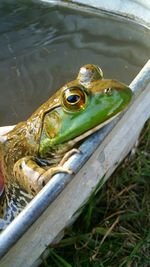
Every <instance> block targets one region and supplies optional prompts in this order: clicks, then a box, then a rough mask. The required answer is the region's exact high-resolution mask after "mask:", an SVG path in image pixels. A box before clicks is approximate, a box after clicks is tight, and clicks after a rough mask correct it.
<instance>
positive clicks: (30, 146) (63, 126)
mask: <svg viewBox="0 0 150 267" xmlns="http://www.w3.org/2000/svg"><path fill="white" fill-rule="evenodd" d="M131 97H132V91H131V89H130V88H129V87H128V86H126V85H125V84H122V83H120V82H118V81H115V80H105V79H103V74H102V71H101V69H100V68H99V67H97V66H94V65H85V66H83V67H82V68H81V69H80V71H79V74H78V76H77V78H76V79H75V80H74V81H72V82H69V83H67V84H66V85H65V86H63V87H62V88H61V89H60V90H59V91H57V92H56V93H55V94H54V95H53V96H52V97H51V98H50V99H49V100H48V101H47V102H46V103H44V104H43V105H42V106H41V107H40V108H39V109H38V110H37V111H36V112H35V113H33V115H32V116H31V117H30V118H29V119H28V120H27V121H25V122H22V123H19V124H18V125H17V126H16V127H15V128H14V129H13V130H12V131H10V132H9V133H7V134H6V135H3V136H1V137H0V176H1V177H0V178H1V179H0V180H1V181H3V182H4V192H3V196H2V197H1V211H0V218H1V219H0V229H3V228H5V226H6V225H7V224H8V223H9V222H10V221H11V220H12V219H13V218H14V217H15V216H16V214H18V212H19V211H20V210H21V209H22V208H23V206H25V205H26V202H28V201H30V199H32V197H33V196H34V195H35V194H37V193H38V192H39V191H40V190H41V189H42V188H43V186H44V185H45V184H46V183H47V182H48V181H49V180H50V179H51V178H52V176H53V175H54V174H55V173H58V172H68V173H71V170H68V169H66V168H65V167H64V166H63V165H64V162H65V160H66V159H67V158H68V157H69V156H70V155H71V153H74V151H75V150H74V149H73V148H74V146H75V145H76V144H77V143H78V142H79V141H80V140H82V139H84V138H85V137H86V136H88V135H90V134H91V133H93V132H95V131H96V130H97V129H99V128H100V127H102V125H103V124H106V123H107V122H109V121H110V119H112V118H113V117H115V116H116V115H117V114H119V113H120V112H121V111H122V110H124V109H125V107H126V106H127V105H128V103H129V102H130V100H131ZM70 150H71V151H72V152H70ZM68 151H69V152H68ZM66 153H67V154H66ZM64 155H65V156H64ZM1 187H2V186H1ZM1 192H2V190H1ZM25 200H26V201H25Z"/></svg>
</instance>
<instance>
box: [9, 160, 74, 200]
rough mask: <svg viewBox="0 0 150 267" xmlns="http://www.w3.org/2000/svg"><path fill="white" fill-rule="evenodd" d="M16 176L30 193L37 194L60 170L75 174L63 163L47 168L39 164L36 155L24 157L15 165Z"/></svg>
mask: <svg viewBox="0 0 150 267" xmlns="http://www.w3.org/2000/svg"><path fill="white" fill-rule="evenodd" d="M13 171H14V177H15V179H16V181H17V183H18V184H19V185H20V186H21V187H22V188H23V189H25V190H26V191H27V192H28V193H29V194H32V195H36V194H37V193H38V192H39V191H40V190H41V189H42V188H43V186H44V185H45V184H47V182H48V181H49V180H50V179H51V178H52V176H53V175H54V174H56V173H59V172H64V173H68V174H73V171H72V170H69V169H68V168H65V167H64V166H62V165H58V166H53V167H50V168H49V169H48V170H45V169H44V168H42V167H41V166H39V165H38V164H37V162H36V159H35V158H34V157H29V156H27V157H24V158H22V159H20V160H18V161H17V162H16V163H15V165H14V169H13Z"/></svg>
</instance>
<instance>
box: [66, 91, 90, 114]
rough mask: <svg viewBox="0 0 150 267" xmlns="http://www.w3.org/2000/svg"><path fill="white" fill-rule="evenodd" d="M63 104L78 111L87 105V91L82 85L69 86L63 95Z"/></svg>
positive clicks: (71, 109) (68, 108)
mask: <svg viewBox="0 0 150 267" xmlns="http://www.w3.org/2000/svg"><path fill="white" fill-rule="evenodd" d="M62 102H63V106H64V107H65V108H66V109H67V110H70V111H77V110H80V109H82V108H84V106H85V102H86V93H85V92H84V91H83V89H82V88H80V87H71V88H67V89H66V90H65V91H64V92H63V95H62Z"/></svg>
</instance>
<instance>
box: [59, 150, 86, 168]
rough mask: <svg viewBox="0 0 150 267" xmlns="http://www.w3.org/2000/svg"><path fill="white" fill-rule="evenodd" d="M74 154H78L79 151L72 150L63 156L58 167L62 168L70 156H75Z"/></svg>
mask: <svg viewBox="0 0 150 267" xmlns="http://www.w3.org/2000/svg"><path fill="white" fill-rule="evenodd" d="M76 153H77V154H80V153H81V151H80V150H79V149H78V148H73V149H71V150H69V151H68V152H67V153H66V154H65V155H64V156H63V158H62V159H61V161H60V163H59V165H60V166H63V165H64V163H65V162H66V161H67V160H68V159H69V158H70V157H71V156H72V155H74V154H76Z"/></svg>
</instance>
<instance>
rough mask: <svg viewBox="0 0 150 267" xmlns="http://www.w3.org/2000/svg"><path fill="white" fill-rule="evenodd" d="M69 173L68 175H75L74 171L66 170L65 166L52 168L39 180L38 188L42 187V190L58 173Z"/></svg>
mask: <svg viewBox="0 0 150 267" xmlns="http://www.w3.org/2000/svg"><path fill="white" fill-rule="evenodd" d="M63 172H64V173H67V174H73V171H72V170H70V169H68V168H65V167H63V166H60V165H58V166H56V167H51V168H50V169H48V170H47V171H46V172H45V173H44V174H43V175H41V176H40V177H39V179H38V180H37V183H38V186H39V187H40V190H41V189H42V188H43V187H44V186H45V185H46V184H47V183H48V181H49V180H50V179H51V178H52V176H54V175H55V174H57V173H63Z"/></svg>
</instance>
